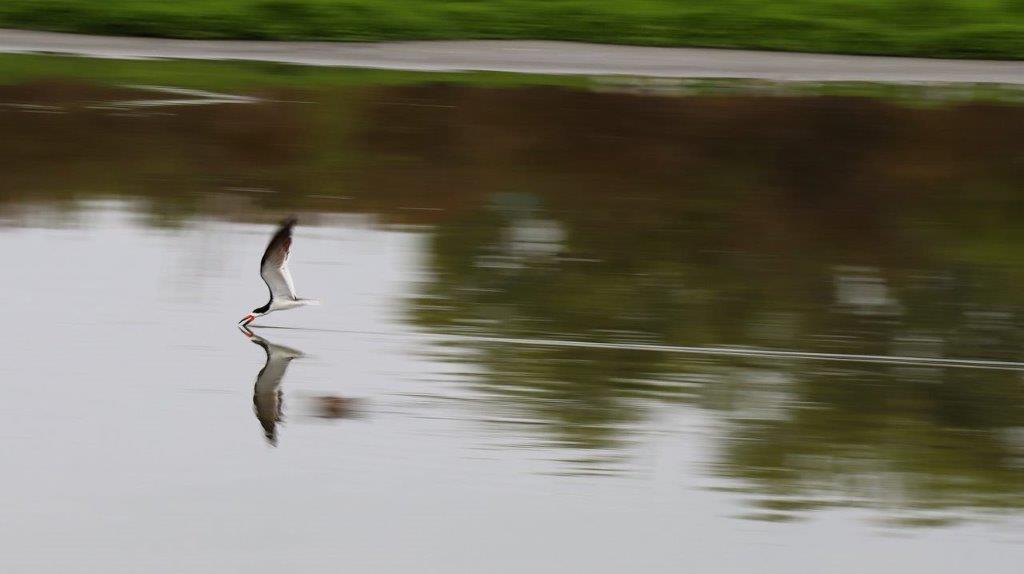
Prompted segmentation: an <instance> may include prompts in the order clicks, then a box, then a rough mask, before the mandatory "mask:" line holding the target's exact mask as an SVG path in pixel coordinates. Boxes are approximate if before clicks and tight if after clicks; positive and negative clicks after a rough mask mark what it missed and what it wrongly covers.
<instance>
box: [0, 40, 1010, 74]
mask: <svg viewBox="0 0 1024 574" xmlns="http://www.w3.org/2000/svg"><path fill="white" fill-rule="evenodd" d="M0 52H57V53H64V54H76V55H81V56H92V57H97V58H180V59H200V60H257V61H265V62H283V63H290V64H306V65H315V66H347V67H356V68H382V69H393V70H429V71H459V70H480V71H483V70H487V71H497V72H524V73H534V74H593V75H636V76H660V77H672V78H759V79H766V80H802V81H873V82H995V83H1004V84H1024V62H1019V61H1017V62H1001V61H987V60H933V59H926V58H894V57H876V56H840V55H830V54H796V53H786V52H759V51H749V50H716V49H701V48H651V47H641V46H613V45H606V44H584V43H576V42H549V41H532V40H465V41H445V42H436V41H430V42H385V43H334V42H264V41H248V40H166V39H157V38H123V37H110V36H85V35H79V34H59V33H53V32H30V31H21V30H6V29H0Z"/></svg>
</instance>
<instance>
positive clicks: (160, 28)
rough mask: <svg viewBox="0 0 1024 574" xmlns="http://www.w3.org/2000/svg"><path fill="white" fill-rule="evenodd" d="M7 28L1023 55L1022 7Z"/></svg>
mask: <svg viewBox="0 0 1024 574" xmlns="http://www.w3.org/2000/svg"><path fill="white" fill-rule="evenodd" d="M0 26H6V27H15V28H32V29H42V30H58V31H67V32H84V33H93V34H121V35H138V36H166V37H175V38H248V39H254V38H260V39H275V40H297V39H317V40H342V41H355V40H364V41H365V40H408V39H453V38H532V39H558V40H581V41H593V42H606V43H621V44H645V45H657V46H714V47H726V48H758V49H772V50H794V51H812V52H837V53H851V54H899V55H913V56H935V57H939V56H942V57H965V58H967V57H973V58H1007V59H1016V58H1024V0H488V1H481V0H176V1H174V2H167V1H164V2H157V1H153V0H103V1H100V0H4V1H3V2H2V3H0Z"/></svg>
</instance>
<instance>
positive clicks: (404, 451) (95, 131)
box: [0, 79, 1024, 573]
mask: <svg viewBox="0 0 1024 574" xmlns="http://www.w3.org/2000/svg"><path fill="white" fill-rule="evenodd" d="M233 96H236V97H233V98H223V97H216V98H213V99H217V100H219V102H217V103H206V104H202V105H194V104H195V102H197V101H198V100H201V99H203V98H207V97H208V96H204V95H201V94H198V95H197V94H190V93H172V92H169V91H168V90H162V91H156V90H150V89H138V88H129V87H123V86H120V87H119V86H110V85H100V84H92V83H89V82H81V81H75V80H68V79H63V80H47V81H33V82H24V83H15V84H9V85H3V86H0V104H2V105H0V125H2V126H3V134H4V136H5V137H3V138H0V173H2V174H3V176H2V177H0V246H2V251H0V253H2V254H3V258H4V263H5V266H4V269H5V271H4V275H3V279H4V280H3V281H0V300H3V301H5V303H6V304H5V306H4V307H5V308H4V312H3V314H2V317H3V332H4V337H3V349H4V354H3V355H4V359H5V360H3V361H0V380H2V381H3V391H4V399H5V400H3V401H0V421H2V422H0V452H2V453H3V457H4V469H5V472H4V473H3V475H2V477H0V515H2V516H3V519H2V520H0V547H2V552H0V555H2V558H0V564H4V569H3V570H4V571H5V572H18V573H20V572H60V573H64V572H78V571H81V572H94V571H102V572H140V571H145V572H175V573H177V572H211V573H213V572H218V573H219V572H258V573H264V572H266V573H271V572H281V571H301V572H337V571H341V570H345V569H355V570H357V571H374V572H408V571H416V572H427V571H436V572H522V571H525V570H533V571H543V572H623V571H627V570H629V571H638V572H670V571H672V572H675V571H679V570H680V569H686V568H689V569H695V570H697V571H710V572H744V571H749V570H757V571H762V572H764V571H767V572H793V571H803V570H811V569H814V570H825V571H829V572H851V573H852V572H863V571H865V570H869V569H872V568H875V569H878V568H881V569H883V571H887V572H900V571H930V572H961V571H964V570H965V569H973V570H980V571H984V572H990V573H995V572H1016V571H1018V569H1019V564H1020V562H1021V559H1022V558H1024V520H1022V517H1024V374H1022V373H1024V363H1022V361H1024V346H1022V341H1024V295H1022V290H1021V288H1020V285H1021V283H1022V280H1024V258H1022V255H1024V227H1022V226H1021V225H1020V221H1021V217H1022V216H1024V193H1022V191H1021V182H1022V181H1024V107H1014V106H1011V105H996V104H982V103H962V104H955V105H954V104H948V105H930V106H911V105H907V104H905V103H903V104H896V103H891V102H886V101H883V100H875V99H868V98H835V97H770V96H769V97H765V96H753V95H732V96H715V97H710V96H687V97H682V96H659V95H643V94H629V93H615V92H596V91H585V90H572V89H567V88H541V87H505V88H496V87H495V88H486V87H459V86H452V85H406V86H373V85H359V86H347V87H343V88H342V87H321V88H308V89H302V88H295V87H291V88H281V87H266V88H247V89H240V90H238V91H236V92H233ZM237 96H245V98H242V97H237ZM209 97H211V98H212V96H209ZM250 98H251V99H250ZM180 99H185V100H189V102H174V101H170V102H168V101H164V100H180ZM289 214H297V215H298V216H299V218H300V220H301V225H300V227H299V228H298V229H297V233H296V238H295V243H294V251H293V256H292V263H291V266H292V272H293V274H294V276H295V280H296V284H297V287H298V291H299V293H300V294H301V295H304V296H307V297H316V298H320V299H322V300H323V301H324V305H323V306H321V307H315V308H307V309H301V310H298V311H292V312H287V313H280V314H275V315H271V316H270V317H268V318H266V319H265V320H263V321H262V324H263V325H267V326H273V327H277V328H273V329H271V328H262V329H255V330H254V331H255V333H256V334H257V336H258V337H259V338H260V339H257V340H263V341H265V342H266V344H267V345H268V346H270V348H271V349H272V350H275V351H276V352H279V353H285V355H287V356H288V357H295V358H294V359H292V360H291V362H290V364H288V366H287V371H286V372H285V374H284V376H283V378H282V382H281V385H280V387H279V388H273V386H271V387H270V388H266V387H263V388H260V387H254V385H255V381H256V379H257V374H258V373H259V372H260V370H261V369H262V368H263V367H264V361H265V357H266V355H265V354H264V351H263V349H262V348H261V347H260V346H258V345H255V344H253V341H252V340H250V339H249V338H247V337H246V336H244V335H243V334H242V333H241V332H240V331H239V330H238V329H237V328H236V326H235V324H236V322H237V321H238V319H240V318H241V317H242V316H243V315H244V314H245V313H247V312H248V311H249V310H250V309H252V308H254V307H257V306H259V305H261V304H262V303H264V301H265V298H266V290H265V287H264V286H263V284H262V282H261V281H260V279H259V277H258V275H257V267H258V261H259V256H260V254H261V251H262V249H263V247H264V245H265V243H266V241H267V239H268V238H269V234H270V233H271V232H272V229H273V223H274V222H275V221H276V220H278V219H280V218H282V217H283V216H285V215H289ZM705 351H706V352H705ZM777 351H793V352H799V353H803V354H797V355H793V354H786V353H776V352H777ZM826 359H828V360H826ZM836 359H844V360H836ZM849 359H852V360H849ZM949 360H960V361H962V362H960V363H956V364H950V363H949V362H948V361H949ZM285 361H287V359H285ZM894 361H895V362H894ZM278 390H279V391H280V401H281V405H282V408H281V410H282V411H283V415H282V417H281V419H282V420H280V421H279V422H275V419H276V418H277V405H278V403H277V392H276V391H278ZM254 391H256V392H255V393H254ZM254 395H255V396H254ZM268 437H270V438H272V440H268ZM275 444H276V446H275Z"/></svg>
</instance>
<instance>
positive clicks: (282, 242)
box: [260, 219, 298, 300]
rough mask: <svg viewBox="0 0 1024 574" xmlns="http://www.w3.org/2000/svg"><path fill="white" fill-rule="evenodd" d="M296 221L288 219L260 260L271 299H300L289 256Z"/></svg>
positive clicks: (261, 272) (261, 271)
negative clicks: (289, 269) (290, 270)
mask: <svg viewBox="0 0 1024 574" xmlns="http://www.w3.org/2000/svg"><path fill="white" fill-rule="evenodd" d="M295 223H296V220H295V219H288V220H286V221H284V222H282V223H281V227H280V228H278V230H277V232H276V233H274V236H273V237H272V238H271V239H270V243H269V244H267V250H266V251H264V252H263V259H261V260H260V277H262V278H263V282H264V283H266V284H267V287H268V288H269V289H270V299H271V300H274V299H292V300H294V299H298V297H297V296H296V295H295V285H294V284H293V283H292V274H291V273H290V272H289V271H288V256H289V255H290V254H291V247H292V228H293V227H295Z"/></svg>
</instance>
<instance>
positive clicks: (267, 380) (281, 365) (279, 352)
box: [242, 327, 303, 446]
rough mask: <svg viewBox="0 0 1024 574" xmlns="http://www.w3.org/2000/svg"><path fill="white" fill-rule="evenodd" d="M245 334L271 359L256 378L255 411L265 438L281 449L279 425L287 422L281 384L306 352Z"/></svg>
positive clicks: (253, 406) (253, 408)
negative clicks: (289, 367)
mask: <svg viewBox="0 0 1024 574" xmlns="http://www.w3.org/2000/svg"><path fill="white" fill-rule="evenodd" d="M242 333H243V334H244V335H245V336H246V337H249V340H250V341H252V342H253V343H256V344H257V345H259V346H260V347H262V348H263V352H264V353H266V355H267V359H266V362H265V363H264V364H263V368H262V369H260V372H259V374H258V375H256V384H255V385H254V386H253V390H252V410H253V412H255V413H256V418H257V419H258V420H259V421H260V426H262V427H263V434H264V436H266V437H267V442H269V443H270V444H271V446H277V424H278V423H279V422H281V420H282V419H283V418H284V416H283V412H284V398H283V396H282V393H281V380H282V379H284V373H285V371H286V370H288V364H289V363H291V362H292V359H297V358H299V357H301V356H303V353H302V351H299V350H296V349H292V348H290V347H285V346H284V345H275V344H274V343H271V342H270V341H268V340H266V339H264V338H262V337H259V336H257V335H256V334H254V333H253V332H252V331H250V330H248V329H246V328H245V327H242Z"/></svg>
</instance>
